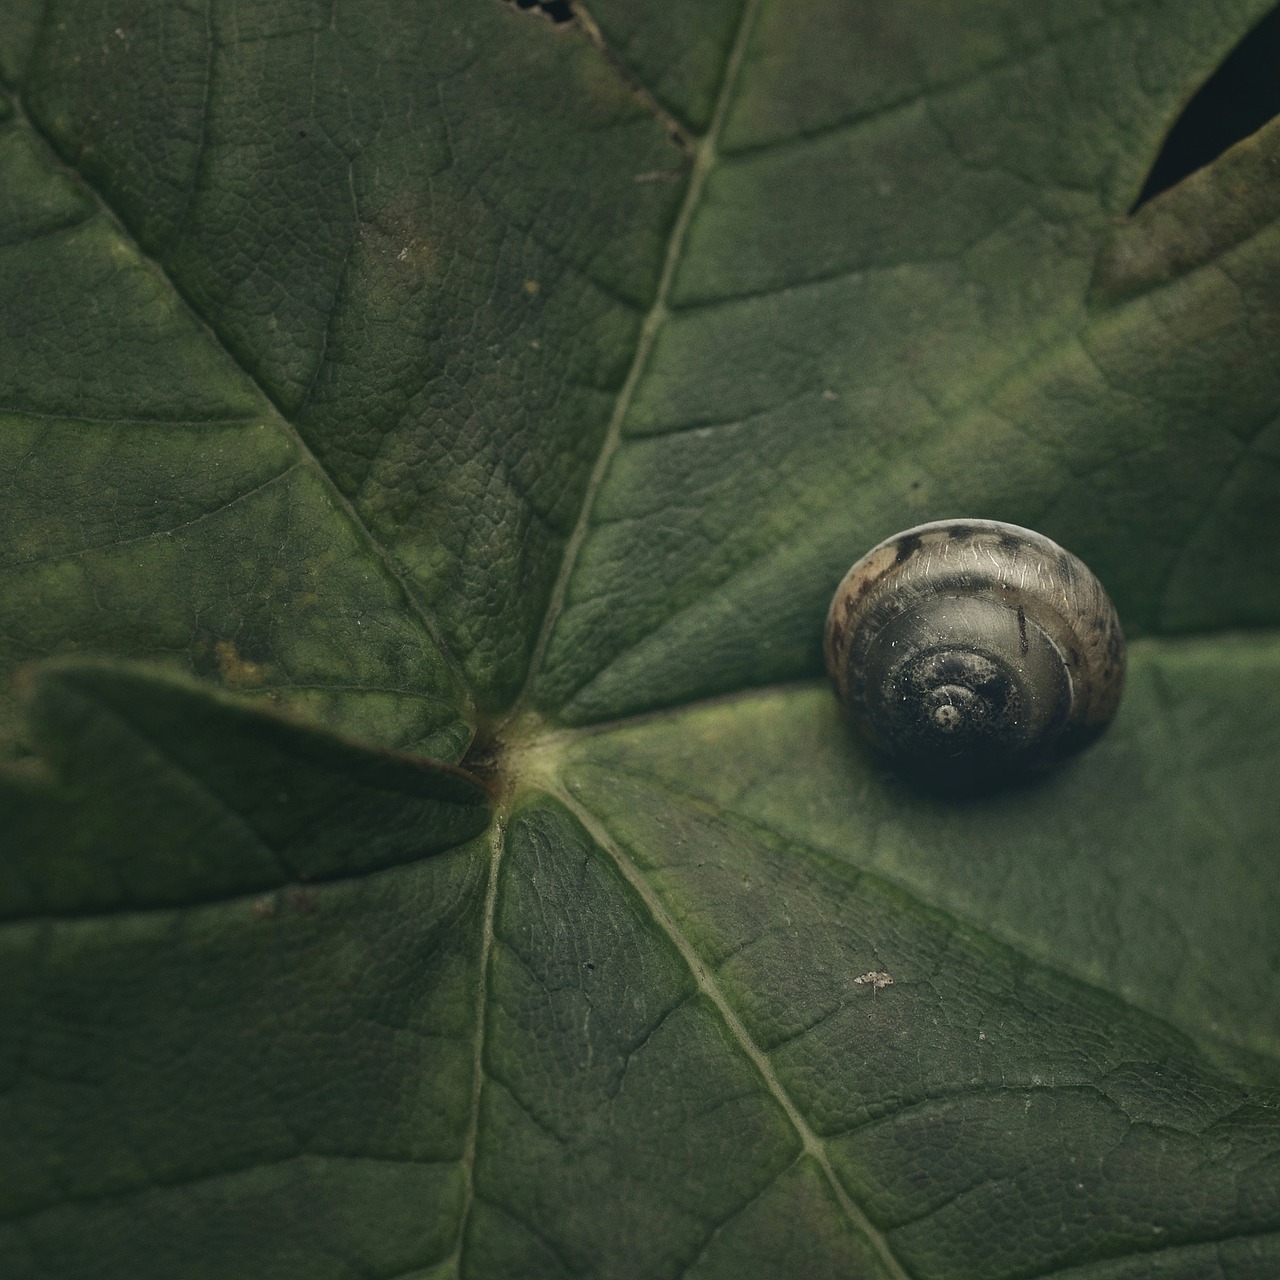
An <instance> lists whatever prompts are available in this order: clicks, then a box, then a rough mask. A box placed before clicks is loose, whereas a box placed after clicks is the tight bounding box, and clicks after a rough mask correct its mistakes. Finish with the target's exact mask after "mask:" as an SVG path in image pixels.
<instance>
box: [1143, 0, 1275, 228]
mask: <svg viewBox="0 0 1280 1280" xmlns="http://www.w3.org/2000/svg"><path fill="white" fill-rule="evenodd" d="M1278 66H1280V6H1277V7H1276V8H1275V9H1273V10H1272V11H1271V13H1269V14H1268V15H1267V16H1266V17H1265V18H1263V19H1262V21H1261V22H1259V23H1258V25H1257V26H1256V27H1254V28H1253V30H1252V31H1250V32H1249V34H1248V35H1247V36H1245V38H1244V39H1243V40H1241V41H1240V43H1239V44H1238V45H1236V47H1235V48H1234V49H1232V51H1231V52H1230V53H1229V54H1228V55H1227V56H1226V58H1225V59H1224V61H1223V63H1222V65H1221V66H1220V67H1219V68H1218V69H1217V71H1215V72H1214V73H1213V75H1211V76H1210V77H1209V79H1208V80H1206V81H1205V82H1204V84H1203V85H1201V87H1200V89H1199V90H1198V91H1197V93H1196V94H1195V96H1194V97H1193V98H1192V99H1191V101H1190V102H1188V103H1187V105H1186V107H1185V108H1183V111H1182V114H1181V115H1180V116H1179V117H1178V118H1177V120H1176V121H1174V124H1173V128H1172V129H1170V130H1169V132H1168V134H1167V135H1166V136H1165V140H1164V145H1163V146H1162V147H1161V148H1160V154H1159V155H1157V156H1156V159H1155V163H1154V164H1153V165H1152V166H1151V172H1150V173H1149V174H1148V175H1147V180H1146V182H1145V184H1144V185H1143V188H1142V190H1141V192H1140V193H1139V194H1138V198H1137V200H1136V201H1135V202H1134V205H1133V208H1132V209H1130V210H1129V212H1130V213H1135V212H1137V210H1138V209H1140V208H1141V207H1142V206H1143V205H1144V204H1146V203H1147V201H1148V200H1150V199H1152V198H1153V197H1154V196H1158V195H1159V194H1160V193H1161V192H1162V191H1167V190H1168V189H1169V188H1170V187H1172V186H1174V185H1175V184H1177V183H1179V182H1181V181H1182V179H1183V178H1185V177H1187V176H1188V174H1192V173H1194V172H1195V171H1196V170H1197V169H1203V168H1204V166H1205V165H1207V164H1210V163H1212V162H1213V161H1214V160H1216V159H1217V158H1218V157H1219V156H1220V155H1221V154H1222V153H1223V152H1224V151H1226V150H1227V148H1228V147H1231V146H1234V145H1235V144H1236V143H1237V142H1240V141H1242V140H1243V139H1245V138H1247V137H1249V135H1250V134H1253V133H1256V132H1257V131H1258V130H1259V129H1261V128H1262V126H1263V125H1264V124H1266V123H1267V121H1268V120H1270V119H1272V118H1273V117H1274V116H1276V115H1280V74H1277V67H1278Z"/></svg>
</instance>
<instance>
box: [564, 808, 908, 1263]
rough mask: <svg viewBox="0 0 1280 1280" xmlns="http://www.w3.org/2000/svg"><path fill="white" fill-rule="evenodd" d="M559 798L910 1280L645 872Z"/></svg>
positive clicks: (858, 1218)
mask: <svg viewBox="0 0 1280 1280" xmlns="http://www.w3.org/2000/svg"><path fill="white" fill-rule="evenodd" d="M554 795H555V798H556V799H557V800H558V801H559V802H560V803H561V804H562V805H564V806H565V808H566V809H568V810H569V811H570V812H571V813H572V814H573V815H574V816H575V817H576V818H577V819H578V821H579V822H580V823H582V825H583V827H584V828H585V829H586V831H587V833H588V834H589V835H590V836H591V838H592V839H593V840H594V841H595V842H596V844H597V845H599V847H600V848H601V849H603V850H604V851H605V852H606V853H608V855H609V856H610V857H611V858H612V859H613V861H614V863H615V865H616V866H617V868H618V870H619V871H620V872H621V873H622V875H623V876H624V877H626V880H627V883H628V884H629V885H630V886H631V887H632V889H634V890H635V892H636V893H637V894H638V895H639V896H640V898H641V900H642V901H643V902H644V904H645V906H646V908H647V909H648V911H649V913H650V915H651V916H652V917H653V920H654V921H655V923H656V924H657V925H658V927H659V928H660V929H662V931H663V932H664V933H665V934H666V935H667V937H668V938H669V939H670V940H671V942H672V944H673V945H674V946H675V948H676V950H677V951H678V952H679V953H680V956H681V958H682V959H683V960H684V962H685V964H686V965H687V966H688V968H689V971H690V973H691V974H692V975H693V978H694V981H695V982H696V983H697V985H698V989H699V990H700V991H701V992H702V993H703V995H705V996H706V997H707V998H708V999H709V1000H710V1001H711V1002H712V1004H714V1005H715V1007H716V1009H717V1011H718V1012H719V1014H720V1016H721V1018H722V1019H723V1020H724V1023H725V1026H726V1027H727V1028H728V1030H729V1032H730V1034H731V1035H732V1036H733V1038H734V1039H735V1040H736V1041H737V1043H738V1045H739V1047H740V1048H741V1049H742V1050H743V1052H744V1053H745V1054H746V1055H747V1057H748V1058H749V1059H750V1061H751V1064H752V1065H753V1066H754V1067H755V1069H756V1072H757V1073H758V1075H759V1076H760V1078H761V1080H762V1081H763V1082H764V1085H765V1087H766V1088H767V1089H768V1091H769V1093H770V1095H771V1096H772V1098H773V1099H774V1101H775V1102H776V1103H777V1104H778V1105H779V1106H780V1107H781V1108H782V1110H783V1112H784V1113H785V1114H786V1116H787V1119H788V1120H789V1121H790V1123H791V1126H792V1128H793V1129H794V1130H795V1132H796V1134H797V1136H798V1137H799V1139H800V1142H801V1144H802V1146H803V1147H804V1150H805V1152H806V1153H807V1154H808V1155H809V1156H810V1157H812V1159H813V1160H814V1161H815V1162H816V1163H817V1165H818V1167H819V1168H820V1169H821V1170H822V1174H823V1176H824V1178H825V1179H826V1181H827V1183H828V1185H829V1186H830V1188H831V1191H832V1194H833V1195H834V1196H835V1198H836V1200H837V1202H838V1203H839V1205H840V1208H841V1209H842V1211H843V1212H844V1214H845V1216H846V1217H847V1218H848V1219H849V1221H850V1222H852V1223H853V1224H854V1226H855V1227H856V1228H857V1229H858V1231H859V1232H860V1233H861V1234H862V1235H863V1236H864V1237H865V1238H866V1239H867V1240H868V1241H869V1242H870V1243H871V1245H872V1246H873V1247H874V1249H875V1250H876V1253H877V1254H878V1255H879V1257H880V1260H881V1262H882V1263H883V1264H884V1267H885V1272H886V1274H887V1275H889V1276H891V1277H892V1278H893V1280H907V1272H906V1270H905V1269H904V1268H903V1266H902V1264H901V1263H900V1262H899V1261H898V1259H897V1258H896V1257H895V1256H894V1254H893V1251H892V1250H891V1249H890V1248H889V1243H888V1241H887V1240H886V1239H885V1237H884V1235H883V1233H882V1232H880V1231H879V1230H878V1229H877V1227H876V1226H875V1225H874V1224H873V1223H872V1221H871V1220H870V1218H868V1217H867V1215H866V1213H865V1212H864V1210H863V1209H862V1208H861V1206H859V1205H858V1203H857V1202H856V1201H855V1200H854V1199H853V1197H852V1196H850V1195H849V1193H848V1191H847V1190H846V1189H845V1187H844V1184H843V1183H842V1182H841V1181H840V1179H839V1178H838V1177H837V1176H836V1171H835V1169H834V1167H833V1166H832V1163H831V1157H830V1156H829V1155H828V1153H827V1149H826V1145H825V1143H824V1142H823V1140H822V1139H821V1138H820V1137H819V1136H818V1134H817V1133H816V1132H815V1131H814V1129H813V1127H812V1126H811V1125H810V1124H809V1122H808V1120H806V1119H805V1117H804V1116H803V1115H802V1114H801V1112H800V1110H799V1108H798V1107H797V1106H796V1104H795V1102H794V1100H793V1099H792V1097H791V1095H790V1094H789V1093H788V1092H787V1090H786V1089H785V1088H784V1087H783V1084H782V1082H781V1080H779V1078H778V1076H777V1073H776V1072H775V1071H774V1069H773V1064H772V1063H771V1062H770V1061H769V1059H768V1057H767V1056H766V1054H765V1053H764V1051H763V1050H762V1049H761V1048H760V1046H759V1045H758V1044H757V1043H756V1042H755V1040H754V1039H753V1037H752V1036H751V1034H750V1032H748V1031H747V1029H746V1027H745V1026H744V1025H743V1022H742V1019H741V1018H739V1017H738V1014H737V1012H736V1011H735V1010H734V1008H733V1006H732V1005H731V1004H730V1003H729V1001H728V999H727V998H726V996H725V994H724V992H723V991H722V990H721V988H720V985H719V984H718V983H717V982H716V980H715V978H714V977H713V976H712V974H711V972H710V970H709V969H708V968H707V966H706V965H705V964H704V963H703V962H702V959H701V958H700V957H699V955H698V953H697V952H696V951H695V950H694V948H693V946H692V944H691V943H690V942H689V940H688V939H687V938H686V937H685V936H684V934H683V933H681V931H680V929H679V928H678V927H677V925H676V922H675V921H674V920H673V919H672V917H671V915H670V913H669V912H668V911H667V909H666V907H665V906H664V905H663V904H662V902H661V900H660V899H659V897H658V895H657V894H656V893H655V892H654V890H653V888H652V887H651V886H650V884H649V883H648V881H647V880H645V878H644V877H643V876H642V875H641V874H640V871H639V870H638V868H637V867H636V866H635V864H634V863H633V862H632V861H631V859H630V858H629V857H628V856H627V855H626V854H625V853H624V852H623V850H622V849H621V847H620V846H619V845H618V842H617V841H616V840H614V838H613V837H612V835H611V834H610V833H609V831H608V830H607V829H606V828H605V827H604V825H603V824H602V823H601V822H600V821H599V819H598V818H597V817H596V816H595V814H594V813H592V812H591V811H590V810H588V809H586V808H584V807H583V805H582V804H580V803H579V802H578V801H577V800H576V799H575V798H574V797H573V796H572V795H570V794H569V792H568V791H567V790H566V789H565V788H563V787H558V786H557V787H556V788H555V790H554Z"/></svg>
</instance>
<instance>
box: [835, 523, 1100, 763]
mask: <svg viewBox="0 0 1280 1280" xmlns="http://www.w3.org/2000/svg"><path fill="white" fill-rule="evenodd" d="M826 658H827V671H828V673H829V674H830V676H831V679H832V680H833V681H834V682H835V687H836V696H837V697H838V698H839V699H840V702H841V704H842V705H843V706H844V708H845V710H846V711H847V712H848V714H849V715H850V717H851V718H852V719H853V721H854V723H855V724H856V725H857V726H858V728H859V729H860V730H861V731H862V733H863V734H864V735H865V736H866V737H867V738H868V739H869V740H870V741H871V743H872V744H873V745H874V746H876V747H877V748H879V749H880V750H881V751H883V752H884V753H885V754H887V755H889V756H891V757H892V758H893V759H894V760H896V761H897V762H899V763H900V764H902V765H904V766H906V767H907V768H909V769H912V770H915V771H917V772H921V773H924V774H926V775H931V776H933V777H935V778H937V779H939V780H943V779H945V778H947V777H952V778H956V779H960V780H966V779H969V778H981V777H999V776H1002V775H1009V774H1016V773H1019V772H1023V771H1026V770H1034V769H1042V768H1045V767H1046V766H1049V765H1052V764H1053V763H1055V762H1056V761H1058V760H1060V759H1061V758H1062V757H1063V756H1066V755H1069V754H1070V753H1072V752H1074V751H1078V750H1079V749H1080V748H1081V747H1084V746H1087V745H1088V744H1089V743H1090V742H1092V741H1093V740H1094V739H1095V738H1096V737H1097V736H1098V735H1099V734H1100V733H1101V732H1102V731H1103V729H1105V728H1106V726H1107V724H1108V723H1109V722H1110V720H1111V718H1112V716H1113V715H1114V714H1115V711H1116V707H1117V706H1118V704H1119V702H1120V693H1121V690H1122V688H1123V686H1124V667H1125V657H1124V635H1123V633H1122V632H1121V630H1120V621H1119V619H1118V618H1117V617H1116V611H1115V607H1114V606H1113V605H1112V603H1111V600H1110V599H1109V598H1108V596H1107V593H1106V591H1104V590H1103V587H1102V584H1101V583H1100V582H1099V581H1098V579H1097V578H1095V577H1094V575H1093V574H1092V573H1091V572H1090V571H1089V569H1088V568H1086V566H1085V565H1084V564H1083V563H1082V562H1081V561H1080V560H1078V559H1076V557H1075V556H1073V555H1072V554H1071V553H1070V552H1068V551H1064V550H1063V549H1062V548H1061V547H1060V546H1058V544H1057V543H1056V542H1052V541H1050V539H1048V538H1046V537H1044V536H1043V535H1042V534H1039V533H1035V532H1033V531H1032V530H1030V529H1023V528H1021V527H1020V526H1018V525H1013V524H1002V523H1000V522H999V521H996V520H940V521H937V522H935V523H933V524H923V525H919V526H918V527H917V528H914V529H907V530H906V531H905V532H903V533H899V534H895V535H894V536H893V537H892V538H888V539H886V540H885V541H884V542H882V543H880V544H879V545H878V546H876V547H873V548H872V549H871V550H870V551H868V552H867V554H866V555H865V556H863V557H862V559H861V560H859V561H858V562H857V563H856V564H855V565H854V566H853V568H852V569H850V570H849V572H848V573H847V574H845V576H844V580H843V581H842V582H841V583H840V586H839V587H838V588H837V589H836V594H835V598H834V599H833V600H832V601H831V609H830V612H829V613H828V615H827V631H826Z"/></svg>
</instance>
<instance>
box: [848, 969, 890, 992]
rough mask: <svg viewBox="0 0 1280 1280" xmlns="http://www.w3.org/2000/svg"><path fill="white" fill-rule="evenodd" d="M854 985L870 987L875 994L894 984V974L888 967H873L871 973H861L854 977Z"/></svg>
mask: <svg viewBox="0 0 1280 1280" xmlns="http://www.w3.org/2000/svg"><path fill="white" fill-rule="evenodd" d="M853 985H854V986H855V987H870V988H871V994H872V995H875V993H876V992H877V991H881V990H883V989H884V988H885V987H891V986H893V975H892V974H891V973H890V972H889V971H888V970H887V969H872V970H871V971H870V972H869V973H863V974H859V975H858V977H856V978H854V980H853Z"/></svg>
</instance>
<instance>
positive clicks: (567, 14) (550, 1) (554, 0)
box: [507, 0, 573, 23]
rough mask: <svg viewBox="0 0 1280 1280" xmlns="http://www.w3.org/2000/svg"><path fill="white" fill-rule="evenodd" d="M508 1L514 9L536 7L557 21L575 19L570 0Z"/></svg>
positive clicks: (539, 11)
mask: <svg viewBox="0 0 1280 1280" xmlns="http://www.w3.org/2000/svg"><path fill="white" fill-rule="evenodd" d="M507 3H508V4H509V5H511V6H512V8H514V9H523V10H525V11H528V10H530V9H535V10H537V12H538V13H540V14H541V15H542V16H543V17H544V18H550V19H551V21H552V22H555V23H560V22H572V21H573V8H572V6H571V5H570V4H569V0H507Z"/></svg>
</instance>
